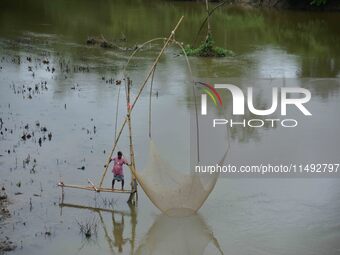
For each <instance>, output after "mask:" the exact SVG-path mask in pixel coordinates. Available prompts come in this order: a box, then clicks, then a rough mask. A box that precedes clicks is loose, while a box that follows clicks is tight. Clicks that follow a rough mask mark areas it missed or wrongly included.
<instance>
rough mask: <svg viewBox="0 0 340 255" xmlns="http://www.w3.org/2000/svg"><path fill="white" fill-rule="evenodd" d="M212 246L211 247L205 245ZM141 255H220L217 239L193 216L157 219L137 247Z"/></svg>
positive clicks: (202, 221)
mask: <svg viewBox="0 0 340 255" xmlns="http://www.w3.org/2000/svg"><path fill="white" fill-rule="evenodd" d="M210 243H212V245H213V247H209V249H207V248H208V245H209V244H210ZM135 254H136V255H141V254H143V255H144V254H188V255H198V254H223V252H222V250H221V248H220V246H219V244H218V241H217V239H216V238H215V237H214V235H213V233H212V232H211V230H210V229H209V228H208V226H207V225H206V223H205V222H204V220H203V219H202V218H201V217H200V216H199V215H197V214H195V215H191V216H188V217H179V218H177V217H169V216H167V215H165V214H162V215H159V216H158V217H157V219H156V220H155V222H154V223H153V225H152V226H151V228H150V229H149V231H148V233H147V234H146V236H145V237H144V238H143V240H142V242H141V243H140V244H139V246H138V248H137V251H136V253H135Z"/></svg>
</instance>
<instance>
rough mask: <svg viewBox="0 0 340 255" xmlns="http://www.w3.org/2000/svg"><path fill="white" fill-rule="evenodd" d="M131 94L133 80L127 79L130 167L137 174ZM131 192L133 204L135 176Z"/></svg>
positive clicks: (130, 199) (135, 188) (129, 200)
mask: <svg viewBox="0 0 340 255" xmlns="http://www.w3.org/2000/svg"><path fill="white" fill-rule="evenodd" d="M130 92H131V80H130V79H129V78H127V97H126V101H127V112H128V114H127V117H128V129H129V144H130V161H131V162H130V165H131V169H132V172H133V173H135V172H136V164H135V154H134V149H133V143H132V126H131V105H130ZM131 190H132V191H133V192H131V193H130V196H129V199H128V203H131V202H132V200H133V197H134V196H135V193H136V192H137V181H136V176H135V175H134V174H132V175H131Z"/></svg>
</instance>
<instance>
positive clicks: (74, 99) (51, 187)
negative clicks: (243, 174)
mask: <svg viewBox="0 0 340 255" xmlns="http://www.w3.org/2000/svg"><path fill="white" fill-rule="evenodd" d="M182 14H184V15H185V20H184V22H183V24H182V25H181V27H180V29H179V30H178V33H177V34H176V38H177V39H178V40H180V41H183V42H185V43H190V42H192V40H193V38H194V37H195V34H196V31H197V29H198V27H199V25H200V21H201V20H202V18H203V16H204V10H203V7H202V6H200V5H199V4H197V3H186V2H184V3H182V2H165V1H164V2H163V1H151V2H149V1H148V2H144V1H138V2H132V1H99V2H98V1H97V2H93V1H88V0H86V1H77V0H73V1H66V0H58V1H43V0H39V1H20V0H14V1H7V0H5V1H2V3H1V9H0V20H1V22H0V118H1V120H2V122H0V124H1V132H2V133H1V135H0V155H1V156H0V169H1V173H0V184H1V185H4V186H5V187H6V192H7V194H8V195H9V202H10V204H9V209H10V212H11V217H10V218H9V219H7V220H6V222H5V224H4V223H3V222H1V224H3V228H2V234H1V235H2V236H8V237H9V238H10V239H11V240H12V241H14V242H15V243H16V245H17V248H16V250H15V251H13V252H12V254H60V253H63V254H94V253H101V254H118V253H122V254H204V253H205V254H219V253H222V252H223V253H224V254H250V253H251V254H339V252H340V245H339V242H338V240H339V239H340V225H339V222H340V203H339V199H340V188H339V187H340V186H339V184H340V180H339V179H337V178H319V179H318V178H308V179H302V178H298V179H294V178H275V179H268V178H219V180H218V183H217V185H216V187H215V190H214V191H213V193H212V194H211V195H210V197H209V199H208V200H207V202H206V203H205V204H204V206H203V207H202V208H201V210H200V211H199V215H196V216H193V217H188V218H181V219H173V218H168V217H166V216H165V215H162V214H160V212H159V211H158V210H157V209H156V208H155V207H154V206H153V205H152V203H151V202H150V201H149V200H148V199H147V197H146V196H145V194H144V193H143V191H141V190H140V192H139V202H138V206H137V207H136V208H133V207H132V208H130V207H128V206H127V204H126V202H125V201H126V199H127V198H126V197H125V196H124V195H120V194H115V195H111V194H94V193H91V192H86V191H78V190H66V193H65V203H68V204H78V205H81V206H89V207H96V206H99V207H103V208H106V209H113V212H111V211H107V210H104V211H96V210H91V209H90V208H83V207H68V206H64V207H60V206H59V202H60V190H59V189H58V188H57V187H56V183H57V182H58V181H59V180H60V179H63V180H64V182H67V183H72V184H73V183H74V184H87V179H88V178H90V179H91V180H93V181H94V182H95V183H98V181H99V179H100V176H101V171H102V169H103V165H104V163H105V160H106V157H107V154H108V152H109V151H110V149H111V146H112V138H113V136H114V126H115V125H114V123H115V116H114V112H115V105H116V100H117V93H118V87H117V86H116V85H115V82H113V83H112V82H111V81H110V80H111V79H113V80H114V81H115V80H117V79H121V77H122V68H123V66H124V64H125V63H126V61H127V56H128V52H124V51H119V50H113V49H102V48H100V47H97V46H89V45H86V43H85V42H86V39H87V37H88V36H98V37H99V36H100V35H103V36H104V37H105V38H107V39H108V40H112V41H115V43H117V44H119V45H121V46H122V47H132V46H134V45H135V44H138V43H141V42H143V41H146V40H148V39H150V38H153V37H158V36H166V35H167V34H168V32H169V31H170V30H171V28H172V26H173V25H174V24H175V22H176V21H177V20H178V18H179V16H180V15H182ZM339 22H340V16H339V14H338V13H325V12H324V13H315V12H311V13H307V12H294V11H272V10H271V11H266V10H263V11H261V10H242V9H237V8H234V9H223V10H219V11H217V12H216V15H215V17H214V19H213V21H212V27H213V34H214V36H215V40H216V43H217V44H218V45H220V46H222V47H226V48H228V49H231V50H232V51H234V52H235V56H234V57H227V58H223V59H222V58H221V59H198V58H190V61H191V63H192V69H193V73H194V76H195V77H196V78H197V79H202V80H206V81H207V80H208V81H211V82H214V81H228V79H231V78H232V79H234V80H236V81H237V82H238V84H239V85H240V86H242V85H243V86H244V88H245V87H246V86H247V84H249V83H250V81H254V84H256V85H255V86H256V87H257V88H259V89H262V90H258V91H260V96H258V97H257V99H256V100H257V101H256V103H257V104H258V105H267V104H268V103H269V102H267V101H266V100H265V99H263V98H265V97H261V93H262V91H263V90H264V89H265V88H266V87H265V86H283V85H282V84H283V83H284V82H285V80H286V82H287V83H295V84H299V85H300V86H303V87H306V88H308V89H309V90H310V91H311V92H312V100H311V102H310V105H309V107H310V110H311V111H312V112H313V118H308V119H306V118H302V117H301V115H299V114H298V113H296V112H293V113H291V114H292V115H291V116H293V117H296V118H297V119H299V127H297V128H295V129H284V128H279V127H278V128H263V129H252V128H235V129H232V130H231V141H230V143H231V144H230V147H231V150H230V153H229V155H228V160H229V161H230V162H245V164H251V163H253V162H261V161H266V160H268V159H270V160H273V161H275V162H279V161H282V162H290V161H294V162H298V161H300V160H301V161H303V162H309V161H310V160H315V161H332V162H334V163H336V161H339V143H340V139H339V134H338V133H339V127H340V117H339V111H338V109H340V108H339V107H340V105H339V104H340V103H339V102H340V100H339V99H340V94H339V89H340V87H339V84H340V83H339V75H340V64H339V61H340V60H339V59H340V58H339V57H340V30H339V29H340V27H339ZM125 39H126V41H125ZM199 39H201V37H199ZM158 49H159V47H158V46H157V44H154V45H153V46H152V47H150V49H149V50H148V51H146V50H145V51H143V52H142V53H141V54H139V55H138V58H137V59H135V60H134V61H133V62H132V65H131V66H130V68H129V71H130V77H131V79H132V80H133V84H134V85H135V86H134V87H133V90H132V94H133V96H135V94H136V91H137V85H138V84H139V82H140V81H141V79H142V77H144V75H145V72H146V70H147V68H148V66H149V65H150V64H151V63H152V59H153V57H154V56H155V54H156V52H157V51H158ZM47 61H48V62H47ZM261 79H264V80H265V82H261ZM271 79H272V80H273V81H272V83H270V82H269V81H268V80H271ZM188 80H189V74H188V71H187V69H186V66H185V61H184V59H183V57H182V56H179V50H178V49H176V48H175V47H170V48H169V49H168V50H167V51H166V54H165V56H164V57H163V58H162V59H161V61H160V63H159V65H158V69H157V74H156V76H155V84H154V90H155V91H154V92H155V93H156V92H158V97H156V96H154V97H153V107H154V108H153V114H154V115H153V129H152V132H153V133H152V134H153V138H154V140H155V141H156V142H157V144H158V146H159V150H160V151H161V154H162V155H164V157H165V158H166V159H168V160H169V161H170V162H171V163H172V164H173V165H174V166H177V167H180V166H183V165H184V166H188V165H189V162H188V161H189V160H188V154H189V153H188V152H189V151H190V147H189V145H188V144H190V143H189V137H190V130H189V127H190V123H188V115H189V111H190V108H191V107H192V105H193V98H192V95H191V88H190V87H188V86H187V81H188ZM268 84H269V85H268ZM120 93H121V104H120V109H121V111H120V114H119V116H118V119H119V121H121V120H122V119H123V116H124V109H125V105H124V103H123V101H124V90H123V89H122V90H121V91H120ZM147 93H148V92H145V93H144V94H143V95H142V97H141V100H140V101H139V102H138V105H137V106H136V109H135V112H134V115H133V133H134V142H135V150H136V158H137V166H138V168H140V169H142V168H143V167H144V166H145V164H146V161H147V154H148V146H147V144H148V124H147V120H148V112H147V109H148V108H147V107H148V97H147ZM263 93H265V92H263ZM28 134H30V136H31V137H30V138H28V137H27V135H28ZM24 135H25V137H24V138H22V137H23V136H24ZM127 142H128V140H127V134H126V133H123V136H122V140H121V143H120V144H119V149H120V150H122V151H123V152H124V153H126V154H127V153H128V146H127ZM104 152H105V153H104ZM337 163H339V162H337ZM83 166H84V167H85V168H83ZM125 172H126V179H127V180H129V178H130V175H129V174H128V171H127V169H125ZM108 176H110V174H109V175H108ZM105 185H106V186H109V185H110V178H106V179H105ZM15 194H16V195H15ZM87 222H94V223H95V225H96V226H97V227H96V228H97V231H96V232H97V233H94V234H92V236H91V238H89V239H87V238H85V237H84V235H83V234H81V233H80V228H79V225H78V223H80V224H84V223H87Z"/></svg>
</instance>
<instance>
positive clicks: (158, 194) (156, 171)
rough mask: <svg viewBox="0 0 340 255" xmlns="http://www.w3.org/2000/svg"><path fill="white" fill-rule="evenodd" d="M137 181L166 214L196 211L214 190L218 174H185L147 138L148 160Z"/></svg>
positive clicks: (138, 174) (137, 175)
mask: <svg viewBox="0 0 340 255" xmlns="http://www.w3.org/2000/svg"><path fill="white" fill-rule="evenodd" d="M136 177H137V180H138V182H139V184H140V185H141V187H142V188H143V190H144V192H145V193H146V195H147V196H148V197H149V198H150V200H151V201H152V202H153V203H154V205H155V206H156V207H158V208H159V209H160V210H161V211H162V212H165V213H166V214H168V215H189V214H192V213H195V212H196V211H197V210H198V209H199V208H200V207H201V206H202V205H203V203H204V201H205V200H206V199H207V197H208V196H209V194H210V192H211V191H212V190H213V188H214V186H215V184H216V181H217V177H218V174H212V175H202V174H195V173H193V172H192V173H189V174H184V173H182V172H180V171H178V170H176V169H174V168H173V167H172V166H171V165H170V164H169V163H168V162H166V161H164V160H163V159H162V158H161V156H160V154H159V153H158V150H157V148H156V145H155V143H154V142H153V141H152V140H150V145H149V161H148V164H147V166H146V167H145V169H144V170H143V171H142V172H137V173H136Z"/></svg>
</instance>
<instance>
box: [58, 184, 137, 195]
mask: <svg viewBox="0 0 340 255" xmlns="http://www.w3.org/2000/svg"><path fill="white" fill-rule="evenodd" d="M57 186H58V187H61V188H71V189H83V190H90V191H96V192H111V193H125V194H132V193H135V192H136V191H135V190H128V189H123V190H122V189H111V188H104V187H102V188H99V187H96V186H94V185H70V184H64V183H63V182H59V183H58V184H57Z"/></svg>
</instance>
